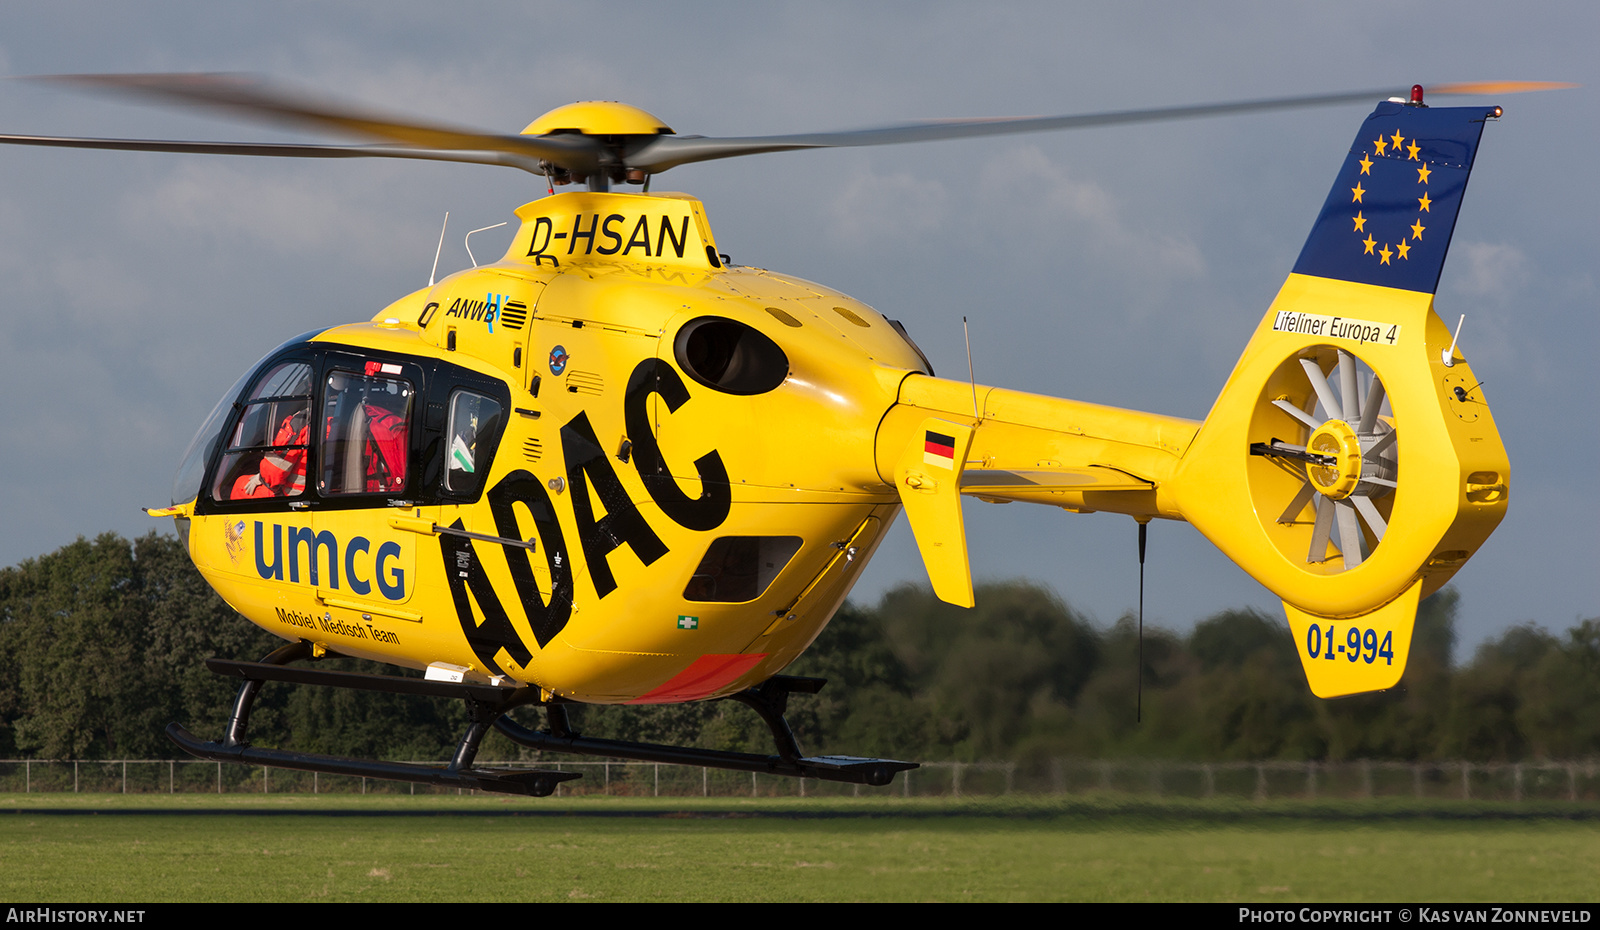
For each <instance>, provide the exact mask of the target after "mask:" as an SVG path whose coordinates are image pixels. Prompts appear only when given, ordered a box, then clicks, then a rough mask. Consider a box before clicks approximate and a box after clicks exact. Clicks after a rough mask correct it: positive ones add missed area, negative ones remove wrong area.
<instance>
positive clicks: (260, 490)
mask: <svg viewBox="0 0 1600 930" xmlns="http://www.w3.org/2000/svg"><path fill="white" fill-rule="evenodd" d="M311 379H312V374H311V365H310V364H309V363H307V362H304V361H289V362H282V363H280V364H278V365H275V366H273V367H272V368H270V369H268V371H267V373H266V374H265V375H264V376H262V378H261V379H260V380H258V381H257V382H256V384H255V387H254V388H253V389H252V390H251V391H250V396H249V397H248V398H246V400H245V402H244V410H243V413H242V415H241V416H240V417H239V422H238V425H237V426H236V427H235V428H234V431H233V435H232V436H231V437H230V439H229V441H228V448H227V454H226V455H224V456H223V458H222V463H221V465H220V466H219V467H218V468H217V479H216V482H215V484H214V485H213V486H212V490H211V494H212V497H214V498H215V499H217V500H219V501H238V500H248V499H251V498H273V497H299V496H301V495H303V494H304V493H305V490H306V455H307V451H308V449H309V446H310V435H311V429H310V427H311Z"/></svg>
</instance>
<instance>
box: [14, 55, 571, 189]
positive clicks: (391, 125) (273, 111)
mask: <svg viewBox="0 0 1600 930" xmlns="http://www.w3.org/2000/svg"><path fill="white" fill-rule="evenodd" d="M30 80H34V81H41V82H45V83H51V84H62V85H66V86H69V87H77V88H82V89H85V90H90V91H99V92H106V91H110V92H115V93H125V94H132V95H135V96H140V97H153V98H156V99H159V100H163V101H166V102H181V103H192V104H199V105H202V106H207V107H214V108H217V109H221V110H224V111H227V112H230V113H234V114H237V115H239V116H243V117H246V118H248V119H251V120H253V121H255V122H267V123H278V124H287V125H295V126H312V127H315V128H318V129H324V130H332V131H334V132H340V133H345V134H347V135H359V136H367V137H370V138H377V139H384V140H387V141H390V142H399V143H403V144H404V145H407V146H410V147H412V148H413V149H432V150H440V151H471V150H477V151H486V152H506V153H510V154H514V155H520V156H523V157H524V158H542V159H545V160H547V161H552V162H555V163H557V164H561V165H563V167H567V166H568V165H569V163H570V165H571V166H572V167H577V168H580V169H582V168H585V167H589V166H592V165H593V164H594V163H595V162H596V161H597V159H598V156H599V155H600V150H601V146H600V144H599V142H598V141H597V140H594V139H590V138H588V137H586V136H581V135H570V136H523V135H504V134H500V133H487V132H480V131H478V130H475V129H466V128H462V127H456V126H447V125H444V124H442V123H428V122H424V121H421V120H416V119H412V118H409V117H401V116H394V115H391V114H387V113H382V112H379V111H377V110H373V109H368V108H365V107H361V106H358V105H355V104H349V103H342V102H335V101H331V100H325V99H318V98H315V97H311V96H309V95H307V94H304V93H302V92H299V91H294V90H289V89H287V88H282V87H274V86H273V85H271V84H268V83H267V82H265V81H263V80H261V79H259V78H253V77H249V76H246V75H237V74H56V75H45V76H40V77H35V78H30ZM235 154H255V153H235ZM312 157H317V156H312Z"/></svg>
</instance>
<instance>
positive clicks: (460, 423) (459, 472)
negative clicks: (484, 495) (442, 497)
mask: <svg viewBox="0 0 1600 930" xmlns="http://www.w3.org/2000/svg"><path fill="white" fill-rule="evenodd" d="M501 416H502V410H501V407H500V403H499V402H498V401H496V400H495V399H494V398H492V397H486V396H484V395H483V394H479V393H477V392H476V391H467V390H456V391H454V392H452V393H451V395H450V421H449V428H448V432H447V433H446V435H447V436H448V437H449V446H448V448H447V451H446V453H445V454H446V456H447V458H448V463H447V466H446V469H445V479H444V486H445V490H446V491H449V492H450V493H452V494H464V495H474V496H475V495H476V494H477V492H478V488H479V487H481V486H482V484H483V479H484V477H485V476H486V475H487V474H488V472H489V453H490V452H492V446H491V444H490V443H491V441H492V439H493V438H494V437H495V436H497V435H498V434H499V431H500V418H501ZM480 439H482V440H483V442H482V443H480V442H479V440H480Z"/></svg>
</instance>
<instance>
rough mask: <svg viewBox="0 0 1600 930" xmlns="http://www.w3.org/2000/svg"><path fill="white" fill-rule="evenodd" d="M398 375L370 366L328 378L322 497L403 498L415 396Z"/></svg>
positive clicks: (324, 403)
mask: <svg viewBox="0 0 1600 930" xmlns="http://www.w3.org/2000/svg"><path fill="white" fill-rule="evenodd" d="M386 369H393V373H391V372H390V371H387V370H386ZM399 371H400V366H398V365H383V364H381V363H379V362H368V363H367V365H366V368H365V370H364V371H363V372H359V373H358V372H353V371H341V370H337V369H335V370H333V371H330V372H328V375H327V379H326V383H325V385H324V391H323V396H322V408H321V422H320V423H319V424H318V428H319V429H321V430H322V436H321V439H320V442H319V450H318V453H317V493H318V494H319V495H324V496H334V495H343V494H400V493H402V492H404V490H405V486H406V475H407V473H408V471H409V469H408V467H407V465H408V463H409V459H410V451H411V440H410V436H411V431H410V423H411V406H412V400H413V398H414V396H415V394H416V390H415V388H414V387H413V385H412V384H411V382H410V381H408V380H406V379H404V378H400V377H396V376H395V374H398V372H399Z"/></svg>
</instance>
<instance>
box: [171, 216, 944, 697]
mask: <svg viewBox="0 0 1600 930" xmlns="http://www.w3.org/2000/svg"><path fill="white" fill-rule="evenodd" d="M563 211H564V212H563ZM629 211H633V212H629ZM519 215H521V217H522V219H523V231H522V233H521V234H519V237H518V240H517V241H516V242H514V243H513V246H512V248H511V250H510V251H509V253H508V255H507V257H506V258H505V259H504V260H502V261H500V262H497V263H496V264H494V265H491V266H485V267H483V268H479V269H473V270H469V271H463V272H460V273H458V274H455V275H451V276H449V277H447V278H445V279H444V280H442V281H440V282H439V283H438V284H437V285H436V286H434V287H432V288H430V289H427V290H424V291H418V292H416V293H414V294H411V295H408V296H407V297H405V298H402V299H401V300H399V301H396V302H395V303H394V304H391V305H390V306H389V307H386V308H385V309H384V310H383V311H382V312H381V313H380V314H378V315H377V316H376V317H374V319H373V320H372V321H371V322H368V323H363V324H351V325H347V326H341V327H336V328H334V329H331V330H328V331H326V332H324V333H323V334H321V335H319V336H318V337H317V338H316V340H315V341H316V342H318V343H325V344H329V345H336V346H338V347H340V348H339V351H345V352H353V353H355V354H357V355H359V354H360V353H361V352H363V351H371V352H373V353H377V354H379V355H384V354H396V355H404V356H409V357H411V358H422V359H426V358H428V357H437V358H440V359H442V360H444V361H448V362H450V363H452V364H454V365H456V366H459V367H460V368H465V369H469V370H471V371H475V372H477V373H479V374H481V375H482V376H485V377H488V378H491V379H494V380H496V381H500V382H504V384H505V385H506V386H507V388H508V390H509V394H510V409H509V410H507V411H505V412H504V413H505V415H504V428H503V433H502V434H501V438H500V441H499V445H498V451H497V452H496V454H495V456H494V459H493V462H492V464H491V466H490V468H489V470H488V472H487V474H486V475H485V476H484V478H483V482H482V488H483V489H484V491H483V493H482V494H481V496H480V498H479V500H477V501H476V502H472V503H442V504H441V503H428V502H427V498H428V495H427V494H423V495H422V498H421V499H420V500H421V502H420V503H419V501H417V500H412V501H387V500H386V501H384V502H383V504H382V505H378V504H377V502H376V501H374V506H362V507H353V508H346V509H339V508H334V507H327V508H321V505H319V504H318V502H317V501H315V500H312V501H308V503H309V504H310V505H311V506H309V507H307V508H305V509H303V510H289V511H287V512H286V511H284V510H282V509H281V508H280V509H277V510H274V511H273V512H270V513H212V514H199V515H196V516H194V517H193V519H192V525H191V530H190V541H191V549H192V551H193V553H194V557H195V562H196V564H197V565H198V566H199V567H200V568H201V570H202V572H203V573H204V574H205V575H206V577H207V579H208V580H209V581H211V583H212V584H213V585H214V586H215V587H216V588H217V590H218V591H219V592H221V593H222V595H223V596H224V598H226V599H227V601H228V602H229V603H230V604H231V605H233V606H234V607H235V608H236V609H238V610H239V611H240V612H241V613H243V614H244V615H245V616H246V617H248V618H249V619H251V620H252V621H254V622H255V623H257V624H259V625H261V626H263V627H265V628H266V629H268V630H271V631H272V632H274V633H276V634H278V635H280V636H283V637H285V638H288V639H302V638H303V639H309V640H312V641H314V642H319V643H322V644H324V645H325V646H326V647H327V648H328V649H330V650H333V651H336V652H339V653H343V654H347V655H353V656H360V657H365V658H372V659H377V660H380V661H385V662H391V663H394V664H397V665H402V666H409V667H423V666H426V665H429V664H433V663H444V664H447V665H454V666H459V667H465V668H468V669H470V670H472V671H473V672H474V673H475V674H476V675H478V676H481V677H491V678H492V677H499V678H501V679H502V680H505V681H506V682H507V683H511V684H532V685H538V686H540V687H542V688H544V689H546V690H548V691H550V692H552V693H555V694H559V695H562V696H565V697H568V698H572V699H577V700H585V701H596V702H625V701H631V700H638V699H641V698H642V699H646V700H649V699H651V698H650V694H651V693H652V691H653V690H655V689H659V688H661V687H663V685H664V683H668V682H670V681H672V680H675V678H674V676H681V675H682V674H684V673H685V670H686V669H689V668H690V667H691V666H695V667H696V668H700V667H701V666H700V665H696V663H698V662H702V660H709V659H716V660H717V661H721V660H722V659H723V658H729V659H740V661H735V662H724V663H723V665H724V666H725V667H726V668H728V669H732V670H733V671H730V672H728V673H727V674H725V675H723V676H722V677H720V678H713V679H708V680H712V681H713V685H711V686H708V687H707V688H706V689H702V691H700V692H692V693H696V694H697V695H698V696H702V697H710V696H715V695H720V694H726V693H730V692H732V691H735V690H738V689H739V688H742V687H745V686H747V685H749V684H751V683H753V682H756V681H760V680H763V679H765V678H766V677H769V676H770V675H772V674H774V673H775V672H777V671H778V670H780V669H781V668H782V667H783V666H784V665H786V664H787V663H788V662H790V661H792V660H793V659H794V658H795V657H796V656H797V655H799V653H800V652H801V651H802V650H803V649H804V648H805V646H806V645H808V644H809V643H810V642H811V641H812V640H813V639H814V638H815V636H816V635H817V633H818V631H820V630H821V628H822V627H823V625H825V623H826V622H827V620H828V618H829V617H830V616H831V615H832V613H833V612H834V610H835V609H836V608H837V606H838V604H839V603H840V602H841V601H842V600H843V598H844V597H845V595H846V594H847V593H848V591H849V588H850V585H851V584H853V583H854V580H855V578H856V577H857V575H858V574H859V571H860V569H861V567H862V566H863V565H864V564H865V563H866V561H867V558H868V557H869V556H870V554H871V552H872V551H873V549H875V548H876V546H877V545H878V543H879V541H880V540H881V539H882V535H883V531H884V530H885V529H886V528H887V526H888V524H889V523H890V522H891V521H892V520H893V518H894V515H895V514H896V513H897V512H898V509H899V508H898V504H897V498H896V496H895V493H894V491H893V489H892V488H890V487H888V486H886V485H885V484H884V483H883V482H882V480H881V479H880V477H879V476H878V474H877V469H876V466H875V462H874V460H873V456H872V449H873V441H874V437H875V434H876V432H877V429H878V424H879V422H880V421H881V420H882V418H883V415H884V412H885V411H886V410H887V409H888V408H890V407H891V406H893V405H894V403H895V400H896V395H897V392H898V391H899V389H900V383H901V381H902V380H903V379H904V378H905V377H906V376H907V374H908V373H912V372H916V371H919V370H921V369H922V362H921V360H920V358H919V356H918V355H917V353H916V351H915V350H914V349H913V348H912V347H911V346H910V345H908V344H907V342H906V341H905V339H904V338H902V337H901V336H900V335H899V334H898V333H896V332H895V331H894V329H893V328H892V327H891V326H890V325H889V323H888V321H886V320H885V319H884V318H883V317H882V316H881V315H880V314H877V313H876V312H875V311H873V310H872V309H871V308H869V307H866V306H865V305H863V304H861V303H859V302H857V301H853V300H851V299H849V298H847V297H844V296H843V295H840V294H838V293H836V292H833V291H829V290H827V289H826V288H820V287H817V286H815V285H811V284H809V283H807V282H802V281H798V280H795V279H789V278H784V277H782V276H780V275H775V274H771V273H768V272H765V271H761V270H758V269H749V268H726V267H721V263H720V261H719V262H718V265H717V266H713V265H712V264H711V263H710V258H709V257H708V256H707V254H706V253H705V248H706V246H710V245H714V243H713V241H712V240H711V237H710V231H709V228H708V227H706V226H705V225H704V218H703V214H702V213H701V212H700V211H699V205H698V203H696V202H693V201H689V200H686V199H684V198H681V197H641V196H637V195H607V194H573V195H562V196H560V197H554V198H550V199H548V200H545V201H540V202H539V203H537V204H533V205H530V206H529V207H525V208H523V210H522V211H519ZM614 216H622V217H623V219H621V220H617V219H612V217H614ZM586 217H587V218H586ZM541 220H546V221H548V222H544V223H541V222H540V221H541ZM557 220H560V221H561V223H566V224H569V225H564V226H563V225H559V224H558V223H557ZM641 220H643V225H640V222H641ZM570 224H580V225H578V226H577V228H578V230H579V232H580V233H583V234H585V235H583V236H582V237H581V238H580V242H579V245H578V246H577V247H575V248H573V249H572V251H571V254H570V255H569V254H567V252H566V245H565V243H567V242H568V241H569V240H568V239H564V238H555V236H556V234H557V233H560V232H563V231H565V232H567V233H569V234H570V233H571V232H572V230H573V228H574V227H573V225H570ZM630 224H631V225H630ZM624 226H627V227H628V231H629V232H632V231H635V230H639V229H642V230H648V231H652V235H653V236H655V237H656V238H654V239H652V240H651V241H650V242H649V243H648V245H649V252H650V254H648V255H646V254H645V248H644V243H643V241H642V237H643V233H640V235H639V236H638V237H636V238H635V240H634V242H633V244H634V246H635V247H634V249H633V250H632V253H633V254H626V253H627V250H626V248H625V246H626V245H627V244H628V242H629V240H628V239H627V238H623V239H622V240H620V242H621V244H620V245H619V244H618V240H615V239H611V238H608V236H609V235H610V234H612V233H618V232H619V231H620V230H622V229H623V227H624ZM591 227H592V228H593V230H594V235H593V239H592V243H591V240H590V237H589V236H588V235H587V234H588V233H589V232H590V229H591ZM663 229H664V230H665V232H663ZM535 233H537V234H538V235H541V236H550V237H551V241H554V242H556V243H559V244H562V246H561V248H560V249H555V248H553V247H550V245H549V243H548V242H546V243H543V245H542V248H543V250H544V251H541V248H536V247H533V246H530V241H531V240H530V239H529V237H530V236H532V235H534V234H535ZM591 244H592V245H593V247H594V251H592V252H590V251H588V246H590V245H591ZM678 244H681V245H682V248H683V255H682V257H681V258H680V256H679V255H678V254H677V248H678ZM534 245H539V244H538V243H535V244H534ZM613 246H615V247H616V248H615V249H614V253H613V254H601V253H600V250H601V249H612V248H613ZM691 247H697V248H699V249H700V250H701V251H700V253H699V254H698V255H696V254H695V253H694V252H693V251H692V248H691ZM660 248H665V249H666V250H667V253H668V254H667V255H666V256H665V258H666V259H667V260H665V261H662V258H663V256H661V255H660V254H659V250H660ZM530 251H531V252H533V253H534V254H532V255H531V256H530V255H529V254H528V253H529V252H530ZM691 258H693V259H694V260H695V261H691V260H690V259H691ZM695 262H698V267H695ZM707 317H710V318H716V319H717V320H725V321H733V322H735V323H737V324H740V325H742V326H744V327H748V328H750V329H753V330H755V331H757V332H759V333H760V334H762V335H763V336H765V337H766V338H768V339H770V340H771V341H772V342H773V343H774V344H776V345H777V346H778V347H779V348H780V349H781V351H782V353H783V356H784V357H785V358H786V359H787V363H788V373H787V376H786V377H782V380H781V383H778V384H776V386H774V387H771V388H770V389H766V390H762V391H760V392H757V393H754V394H738V393H729V392H728V391H724V390H721V389H719V388H717V387H716V386H715V385H712V384H708V383H702V382H700V381H699V380H697V378H696V377H694V376H692V375H690V374H688V373H685V372H684V370H683V367H682V365H681V361H680V358H679V356H678V353H677V350H676V348H675V338H676V336H677V334H678V331H679V329H681V328H682V327H684V326H685V325H686V324H688V323H690V322H692V321H695V320H699V319H702V318H707ZM778 374H779V375H780V376H782V372H781V371H780V372H779V373H778ZM675 385H676V386H675ZM430 403H432V404H433V406H435V407H438V406H441V405H439V404H438V403H437V399H434V400H433V401H430ZM419 415H420V414H419ZM426 416H429V417H442V416H443V413H442V411H430V412H427V413H426ZM651 456H653V457H654V458H653V459H652V458H651ZM646 461H658V462H659V463H660V465H661V469H662V470H661V471H660V472H658V473H657V474H659V475H661V476H663V477H664V479H666V480H656V483H655V484H653V485H651V484H647V483H646V481H645V479H644V474H645V469H646V465H645V462H646ZM413 471H414V472H418V473H420V471H421V469H419V468H415V467H414V468H413ZM723 473H725V475H726V479H725V483H723V482H710V483H709V484H708V479H707V478H706V476H708V475H709V476H717V475H719V474H723ZM718 499H720V500H721V501H722V503H721V509H720V510H718V509H717V508H716V507H714V506H711V503H708V502H712V503H714V502H715V501H716V500H718ZM496 501H499V504H498V505H497V504H496ZM497 506H498V508H499V509H498V510H497ZM708 508H709V510H710V511H716V512H715V513H713V514H712V515H711V516H710V517H707V516H706V514H707V512H708ZM540 514H546V515H553V523H552V522H551V521H550V520H548V519H545V521H544V522H541V517H540ZM440 529H443V530H457V531H459V532H457V533H454V534H452V533H450V532H444V533H440V532H439V530H440ZM461 533H467V534H477V537H478V538H469V537H464V536H462V535H460V534H461ZM482 537H494V538H500V539H504V540H507V542H495V541H493V539H490V540H485V539H483V538H482ZM730 537H732V538H736V539H741V538H743V539H749V538H760V539H772V538H783V539H793V540H797V541H798V542H797V548H796V549H794V551H793V552H792V554H789V553H787V552H784V553H782V554H780V556H778V557H776V558H786V559H787V561H785V562H782V563H781V564H775V565H773V566H769V567H768V569H764V571H766V574H765V575H763V585H764V587H762V589H761V590H760V591H759V593H758V594H756V595H755V596H754V597H753V599H744V600H742V601H738V602H735V601H733V600H731V599H730V600H725V601H716V600H708V599H706V597H707V595H706V594H705V593H704V591H703V590H700V588H698V587H696V586H695V585H693V584H691V582H692V580H693V579H694V578H695V576H696V572H697V569H701V568H702V561H703V560H705V559H706V557H707V553H708V551H709V550H710V548H711V546H712V544H713V542H715V541H716V540H718V539H727V538H730ZM510 540H516V541H523V542H526V541H531V542H532V543H533V549H532V550H531V551H530V550H529V549H528V548H526V547H525V546H522V547H519V546H514V545H511V544H510ZM776 548H778V549H782V546H781V545H780V546H778V547H776ZM765 551H766V550H763V552H765ZM519 579H520V580H519ZM740 657H743V658H742V659H741V658H740ZM713 664H715V663H713ZM734 672H737V674H736V675H734ZM730 675H733V676H734V677H729V676H730ZM672 693H674V694H677V693H683V692H682V689H681V688H679V689H678V690H675V691H673V692H672Z"/></svg>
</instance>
